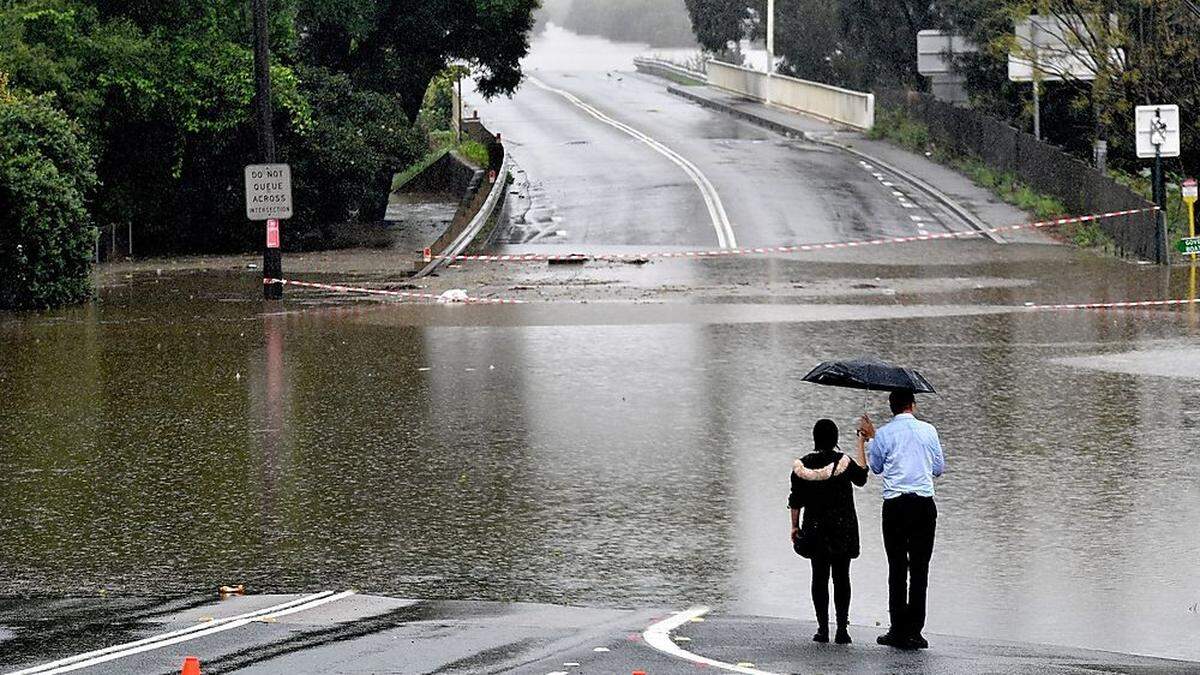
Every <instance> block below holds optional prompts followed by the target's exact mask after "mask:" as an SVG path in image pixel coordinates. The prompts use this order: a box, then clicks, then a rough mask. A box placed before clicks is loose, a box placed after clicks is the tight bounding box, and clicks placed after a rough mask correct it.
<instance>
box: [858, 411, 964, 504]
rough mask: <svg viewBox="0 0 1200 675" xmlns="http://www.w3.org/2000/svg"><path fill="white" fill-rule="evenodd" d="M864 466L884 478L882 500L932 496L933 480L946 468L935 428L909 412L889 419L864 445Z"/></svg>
mask: <svg viewBox="0 0 1200 675" xmlns="http://www.w3.org/2000/svg"><path fill="white" fill-rule="evenodd" d="M867 464H869V465H870V466H871V471H873V472H875V473H876V474H879V475H880V476H882V478H883V498H884V499H891V498H893V497H899V496H900V495H902V494H906V493H911V494H917V495H921V496H923V497H932V496H933V479H934V477H935V476H941V475H942V471H944V470H945V468H946V458H945V456H943V455H942V443H941V441H939V440H938V433H937V429H934V428H933V425H932V424H929V423H928V422H922V421H921V420H919V419H917V418H915V417H913V416H912V415H911V414H909V413H901V414H899V415H896V416H895V417H894V418H892V421H891V422H888V423H887V424H885V425H883V426H882V427H880V428H879V430H878V431H876V432H875V438H874V440H872V441H871V442H870V443H868V444H867Z"/></svg>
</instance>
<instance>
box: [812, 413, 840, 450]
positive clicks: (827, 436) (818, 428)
mask: <svg viewBox="0 0 1200 675" xmlns="http://www.w3.org/2000/svg"><path fill="white" fill-rule="evenodd" d="M837 442H838V426H837V424H835V423H834V421H833V420H817V423H816V424H815V425H813V444H814V445H815V446H816V448H817V450H832V449H834V448H836V447H837Z"/></svg>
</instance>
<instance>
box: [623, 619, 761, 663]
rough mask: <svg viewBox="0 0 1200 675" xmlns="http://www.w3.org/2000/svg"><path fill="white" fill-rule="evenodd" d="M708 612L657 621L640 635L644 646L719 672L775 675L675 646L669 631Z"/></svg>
mask: <svg viewBox="0 0 1200 675" xmlns="http://www.w3.org/2000/svg"><path fill="white" fill-rule="evenodd" d="M708 612H709V609H708V608H707V607H693V608H691V609H689V610H686V611H683V612H679V613H678V614H674V615H672V616H669V617H667V618H666V619H663V620H662V621H659V622H658V623H656V624H654V625H652V626H650V627H649V628H647V629H646V630H645V631H644V632H643V633H642V639H644V640H645V641H646V644H648V645H650V646H651V647H653V648H655V649H657V650H658V651H660V652H662V653H664V654H667V655H669V656H674V657H675V658H678V659H683V660H685V661H690V662H692V663H696V664H701V665H705V666H711V667H713V668H719V669H721V670H727V671H729V672H731V673H743V675H777V674H776V673H772V672H769V671H766V670H759V669H757V668H754V667H751V666H746V665H738V664H734V663H725V662H724V661H717V660H716V659H710V658H708V657H707V656H700V655H699V654H693V653H692V652H689V651H687V650H686V649H683V648H682V647H680V646H679V645H677V644H675V643H674V642H673V641H672V640H671V631H673V630H675V629H676V628H679V627H680V626H682V625H683V624H685V623H687V622H689V621H693V620H695V619H698V618H700V617H702V616H704V615H705V614H708Z"/></svg>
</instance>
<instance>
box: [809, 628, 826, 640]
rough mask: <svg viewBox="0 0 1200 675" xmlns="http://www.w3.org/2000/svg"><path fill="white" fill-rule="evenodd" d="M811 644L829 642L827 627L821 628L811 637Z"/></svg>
mask: <svg viewBox="0 0 1200 675" xmlns="http://www.w3.org/2000/svg"><path fill="white" fill-rule="evenodd" d="M813 642H829V626H821V627H820V628H818V629H817V634H816V635H814V636H813Z"/></svg>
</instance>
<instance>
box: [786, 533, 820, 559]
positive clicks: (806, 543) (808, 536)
mask: <svg viewBox="0 0 1200 675" xmlns="http://www.w3.org/2000/svg"><path fill="white" fill-rule="evenodd" d="M816 548H817V536H816V533H815V532H813V531H812V529H811V528H810V529H809V530H807V531H806V530H805V529H804V528H800V531H799V532H797V533H796V536H795V537H792V550H793V551H795V552H796V555H798V556H800V557H801V558H808V559H809V560H811V559H812V557H813V554H815V553H816V552H817V551H816Z"/></svg>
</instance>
